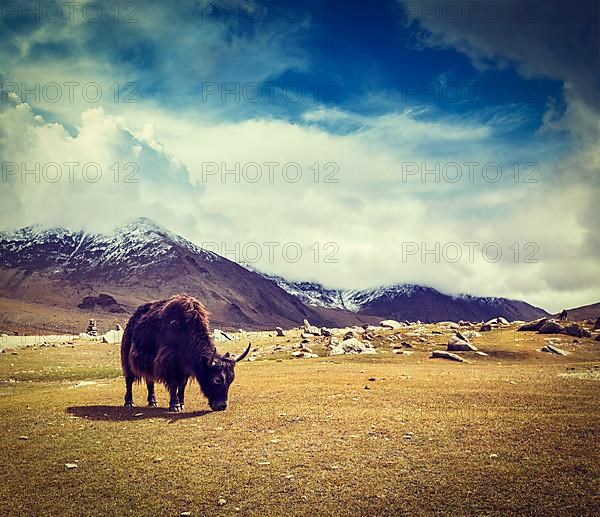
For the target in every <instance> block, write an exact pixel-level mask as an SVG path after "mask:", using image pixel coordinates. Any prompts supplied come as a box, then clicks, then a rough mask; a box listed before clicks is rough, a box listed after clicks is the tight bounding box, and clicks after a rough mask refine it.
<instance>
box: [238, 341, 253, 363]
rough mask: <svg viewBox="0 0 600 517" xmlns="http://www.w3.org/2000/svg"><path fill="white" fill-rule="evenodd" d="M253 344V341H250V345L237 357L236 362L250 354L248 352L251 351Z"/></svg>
mask: <svg viewBox="0 0 600 517" xmlns="http://www.w3.org/2000/svg"><path fill="white" fill-rule="evenodd" d="M251 346H252V343H248V346H247V347H246V350H244V351H243V352H242V354H241V355H238V356H237V357H236V358H235V362H236V363H237V362H239V361H241V360H242V359H243V358H244V357H246V356H247V355H248V352H250V347H251Z"/></svg>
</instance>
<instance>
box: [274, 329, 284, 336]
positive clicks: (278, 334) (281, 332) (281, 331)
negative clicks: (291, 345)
mask: <svg viewBox="0 0 600 517" xmlns="http://www.w3.org/2000/svg"><path fill="white" fill-rule="evenodd" d="M275 332H276V333H277V336H278V337H284V336H285V332H284V331H283V329H282V328H281V327H275Z"/></svg>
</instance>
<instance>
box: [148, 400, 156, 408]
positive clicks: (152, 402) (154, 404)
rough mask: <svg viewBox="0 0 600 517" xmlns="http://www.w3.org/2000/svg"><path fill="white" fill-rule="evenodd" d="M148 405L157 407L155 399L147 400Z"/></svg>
mask: <svg viewBox="0 0 600 517" xmlns="http://www.w3.org/2000/svg"><path fill="white" fill-rule="evenodd" d="M148 407H158V404H157V403H156V400H149V401H148Z"/></svg>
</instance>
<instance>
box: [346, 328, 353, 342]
mask: <svg viewBox="0 0 600 517" xmlns="http://www.w3.org/2000/svg"><path fill="white" fill-rule="evenodd" d="M354 337H355V336H354V332H352V331H351V330H349V331H348V332H346V333H345V334H344V341H345V340H346V339H354Z"/></svg>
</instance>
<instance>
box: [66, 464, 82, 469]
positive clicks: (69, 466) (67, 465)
mask: <svg viewBox="0 0 600 517" xmlns="http://www.w3.org/2000/svg"><path fill="white" fill-rule="evenodd" d="M78 466H79V465H77V463H65V468H66V469H67V470H71V469H76V468H77V467H78Z"/></svg>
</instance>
